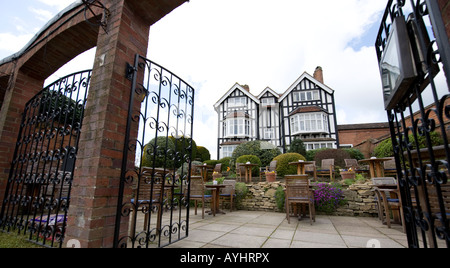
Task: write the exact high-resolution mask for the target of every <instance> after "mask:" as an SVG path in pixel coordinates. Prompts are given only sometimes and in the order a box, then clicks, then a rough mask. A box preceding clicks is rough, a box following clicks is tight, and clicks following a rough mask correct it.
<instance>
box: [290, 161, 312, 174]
mask: <svg viewBox="0 0 450 268" xmlns="http://www.w3.org/2000/svg"><path fill="white" fill-rule="evenodd" d="M313 164H314V162H309V161H297V162H291V163H289V165H291V166H297V175H305V174H306V168H305V167H306V166H307V165H313Z"/></svg>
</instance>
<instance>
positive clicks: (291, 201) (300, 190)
mask: <svg viewBox="0 0 450 268" xmlns="http://www.w3.org/2000/svg"><path fill="white" fill-rule="evenodd" d="M285 204H286V217H287V220H288V223H289V224H290V223H291V218H290V214H291V213H290V207H291V205H303V204H306V205H308V206H309V220H310V223H311V225H312V223H313V221H314V222H315V221H316V211H315V207H314V194H313V192H312V191H311V190H310V186H309V179H308V176H302V175H299V176H290V177H286V200H285Z"/></svg>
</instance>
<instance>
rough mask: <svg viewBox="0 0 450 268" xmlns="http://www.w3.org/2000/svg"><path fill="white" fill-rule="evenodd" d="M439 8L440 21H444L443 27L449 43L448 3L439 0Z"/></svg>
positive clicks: (449, 3)
mask: <svg viewBox="0 0 450 268" xmlns="http://www.w3.org/2000/svg"><path fill="white" fill-rule="evenodd" d="M438 2H439V7H440V8H441V13H442V20H443V21H444V25H445V27H446V28H447V37H448V38H449V41H450V1H448V0H439V1H438Z"/></svg>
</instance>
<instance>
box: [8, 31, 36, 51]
mask: <svg viewBox="0 0 450 268" xmlns="http://www.w3.org/2000/svg"><path fill="white" fill-rule="evenodd" d="M32 37H33V34H23V35H14V34H11V33H0V51H5V52H6V54H5V55H7V54H12V53H15V52H17V51H18V50H19V48H22V47H24V46H25V45H26V44H27V43H28V41H30V39H31V38H32Z"/></svg>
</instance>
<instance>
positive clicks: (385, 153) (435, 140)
mask: <svg viewBox="0 0 450 268" xmlns="http://www.w3.org/2000/svg"><path fill="white" fill-rule="evenodd" d="M430 138H431V145H432V146H438V145H442V144H443V143H444V141H443V140H442V138H441V135H440V134H439V133H438V132H436V131H434V132H431V133H430ZM408 139H409V142H410V144H411V149H412V150H414V149H417V146H416V141H415V139H414V135H413V134H410V135H409V136H408ZM417 141H418V143H419V148H420V149H423V148H427V141H426V138H425V137H424V136H418V137H417ZM373 155H374V156H376V157H378V158H382V157H391V156H394V148H393V146H392V140H391V138H389V139H386V140H384V141H382V142H381V143H380V144H379V145H378V146H377V147H376V148H375V149H374V151H373Z"/></svg>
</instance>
